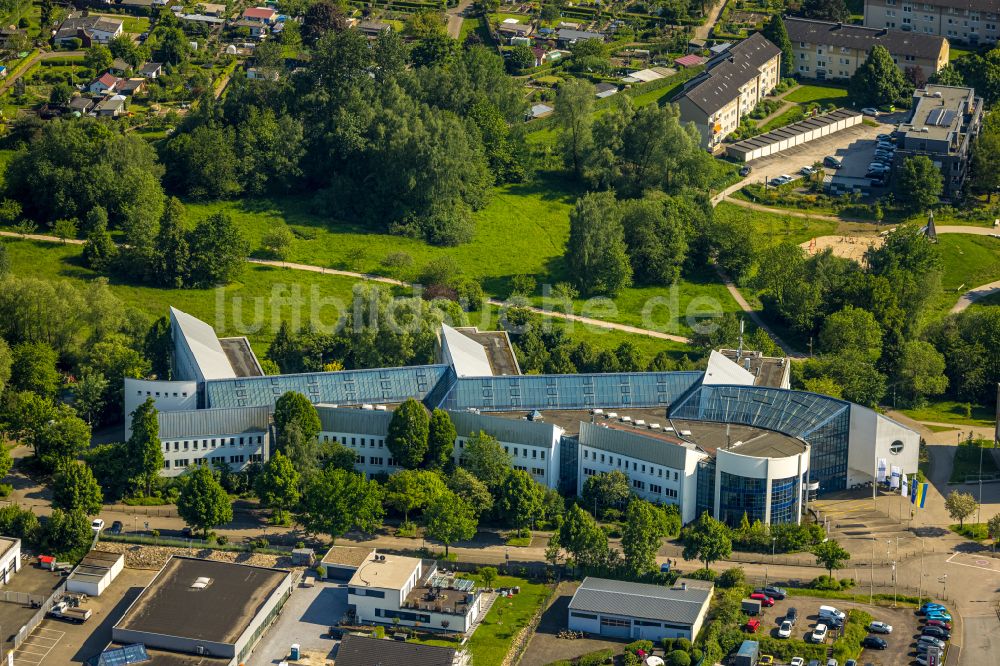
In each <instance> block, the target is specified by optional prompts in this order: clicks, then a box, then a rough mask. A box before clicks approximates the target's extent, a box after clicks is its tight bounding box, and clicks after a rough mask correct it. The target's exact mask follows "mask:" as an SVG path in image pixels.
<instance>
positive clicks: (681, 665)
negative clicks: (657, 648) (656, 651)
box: [667, 650, 691, 666]
mask: <svg viewBox="0 0 1000 666" xmlns="http://www.w3.org/2000/svg"><path fill="white" fill-rule="evenodd" d="M667 664H668V666H691V656H690V655H689V654H688V653H687V652H685V651H684V650H674V651H673V652H671V653H669V654H668V655H667Z"/></svg>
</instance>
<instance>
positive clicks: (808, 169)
mask: <svg viewBox="0 0 1000 666" xmlns="http://www.w3.org/2000/svg"><path fill="white" fill-rule="evenodd" d="M799 173H801V174H802V175H803V176H811V175H813V174H814V173H816V169H814V168H812V167H811V166H804V167H802V168H801V169H799Z"/></svg>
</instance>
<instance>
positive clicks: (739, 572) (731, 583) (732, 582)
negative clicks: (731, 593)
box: [715, 567, 747, 588]
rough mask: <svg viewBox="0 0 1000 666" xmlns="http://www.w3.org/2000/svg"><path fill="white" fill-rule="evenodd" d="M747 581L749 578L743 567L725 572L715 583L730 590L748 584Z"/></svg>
mask: <svg viewBox="0 0 1000 666" xmlns="http://www.w3.org/2000/svg"><path fill="white" fill-rule="evenodd" d="M746 580H747V577H746V574H745V573H744V571H743V567H732V568H731V569H726V570H725V571H723V572H722V573H721V574H720V575H719V577H718V578H716V579H715V582H716V584H717V585H718V586H719V587H726V588H728V587H736V586H737V585H743V584H744V583H746Z"/></svg>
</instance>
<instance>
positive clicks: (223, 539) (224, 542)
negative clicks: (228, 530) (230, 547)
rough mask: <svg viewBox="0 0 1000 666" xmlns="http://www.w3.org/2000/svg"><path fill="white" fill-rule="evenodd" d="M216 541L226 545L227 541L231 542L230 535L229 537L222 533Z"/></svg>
mask: <svg viewBox="0 0 1000 666" xmlns="http://www.w3.org/2000/svg"><path fill="white" fill-rule="evenodd" d="M215 541H216V543H218V544H219V545H220V546H225V545H226V544H227V543H229V537H227V536H226V535H225V534H220V535H219V536H218V537H217V538H216V540H215Z"/></svg>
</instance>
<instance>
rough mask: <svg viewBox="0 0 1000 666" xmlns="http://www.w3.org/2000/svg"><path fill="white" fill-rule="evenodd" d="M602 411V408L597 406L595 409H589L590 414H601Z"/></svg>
mask: <svg viewBox="0 0 1000 666" xmlns="http://www.w3.org/2000/svg"><path fill="white" fill-rule="evenodd" d="M603 413H604V410H603V409H601V408H600V407H598V408H597V409H595V410H593V411H591V414H598V415H600V414H603Z"/></svg>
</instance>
